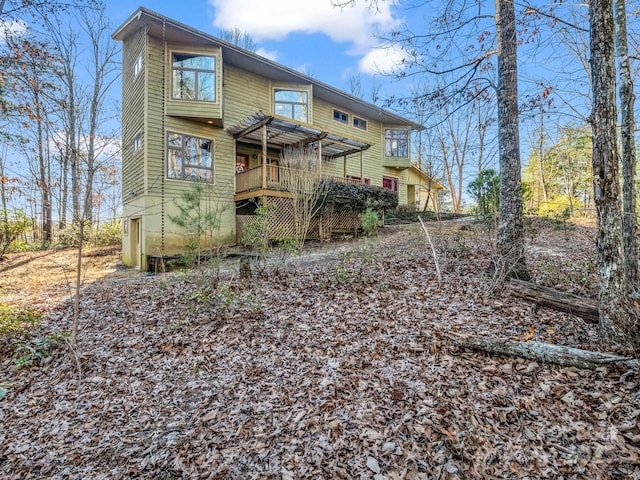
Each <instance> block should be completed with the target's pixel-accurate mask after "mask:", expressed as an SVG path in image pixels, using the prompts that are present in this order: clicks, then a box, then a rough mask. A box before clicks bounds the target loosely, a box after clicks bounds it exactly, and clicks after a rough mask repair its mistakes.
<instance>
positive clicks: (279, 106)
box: [274, 90, 309, 123]
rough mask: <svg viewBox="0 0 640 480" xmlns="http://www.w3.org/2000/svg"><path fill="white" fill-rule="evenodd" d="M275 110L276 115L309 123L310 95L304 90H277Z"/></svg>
mask: <svg viewBox="0 0 640 480" xmlns="http://www.w3.org/2000/svg"><path fill="white" fill-rule="evenodd" d="M274 110H275V113H276V115H280V116H282V117H287V118H291V119H293V120H298V121H300V122H305V123H308V122H309V93H308V92H306V91H304V90H276V91H275V93H274Z"/></svg>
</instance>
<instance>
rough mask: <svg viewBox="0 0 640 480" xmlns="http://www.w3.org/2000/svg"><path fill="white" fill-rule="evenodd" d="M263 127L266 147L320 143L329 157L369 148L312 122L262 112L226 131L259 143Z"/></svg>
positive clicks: (235, 136)
mask: <svg viewBox="0 0 640 480" xmlns="http://www.w3.org/2000/svg"><path fill="white" fill-rule="evenodd" d="M263 127H266V128H267V144H268V145H269V146H273V147H276V148H283V147H284V146H285V145H294V144H299V143H311V142H320V145H321V146H322V154H323V155H324V156H326V157H329V158H336V157H342V156H345V155H351V154H352V153H358V152H362V151H364V150H366V149H368V148H369V147H370V145H369V144H368V143H363V142H358V141H357V140H352V139H350V138H346V137H342V136H339V135H335V134H333V133H329V132H324V131H322V130H318V129H317V128H314V127H312V126H311V125H302V124H300V123H296V122H293V121H291V120H289V119H287V118H283V117H277V116H271V115H265V114H263V113H256V114H255V115H252V116H251V117H248V118H247V119H245V120H244V122H242V124H240V125H236V126H234V127H231V128H229V129H228V130H227V131H228V132H229V133H231V134H232V135H233V136H234V138H236V139H242V140H244V141H249V142H252V143H257V144H260V143H261V142H262V130H263Z"/></svg>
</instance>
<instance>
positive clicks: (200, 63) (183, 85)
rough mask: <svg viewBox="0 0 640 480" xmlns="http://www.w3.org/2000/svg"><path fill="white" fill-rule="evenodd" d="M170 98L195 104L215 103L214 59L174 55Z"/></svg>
mask: <svg viewBox="0 0 640 480" xmlns="http://www.w3.org/2000/svg"><path fill="white" fill-rule="evenodd" d="M171 68H172V82H173V85H172V89H171V92H172V93H171V97H172V98H174V99H176V100H193V101H196V102H215V101H216V57H214V56H208V55H199V54H190V53H174V54H173V56H172V66H171Z"/></svg>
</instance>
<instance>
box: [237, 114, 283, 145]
mask: <svg viewBox="0 0 640 480" xmlns="http://www.w3.org/2000/svg"><path fill="white" fill-rule="evenodd" d="M272 120H273V117H265V118H263V119H262V120H260V121H259V122H257V123H254V124H253V125H250V126H248V127H247V128H245V129H244V130H241V131H239V132H238V133H235V134H234V135H233V138H235V139H236V140H237V139H238V138H242V137H246V136H247V135H250V134H252V133H253V132H255V131H256V130H259V129H260V128H262V127H264V126H265V125H269V124H270V123H271V121H272Z"/></svg>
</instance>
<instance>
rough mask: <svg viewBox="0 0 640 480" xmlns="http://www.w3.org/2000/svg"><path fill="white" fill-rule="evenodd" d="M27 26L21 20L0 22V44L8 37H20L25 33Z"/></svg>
mask: <svg viewBox="0 0 640 480" xmlns="http://www.w3.org/2000/svg"><path fill="white" fill-rule="evenodd" d="M27 28H28V27H27V24H26V23H24V22H23V21H22V20H12V21H10V22H8V21H6V20H0V43H4V42H6V40H7V37H8V36H10V35H15V36H21V35H23V34H24V33H26V31H27Z"/></svg>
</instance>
